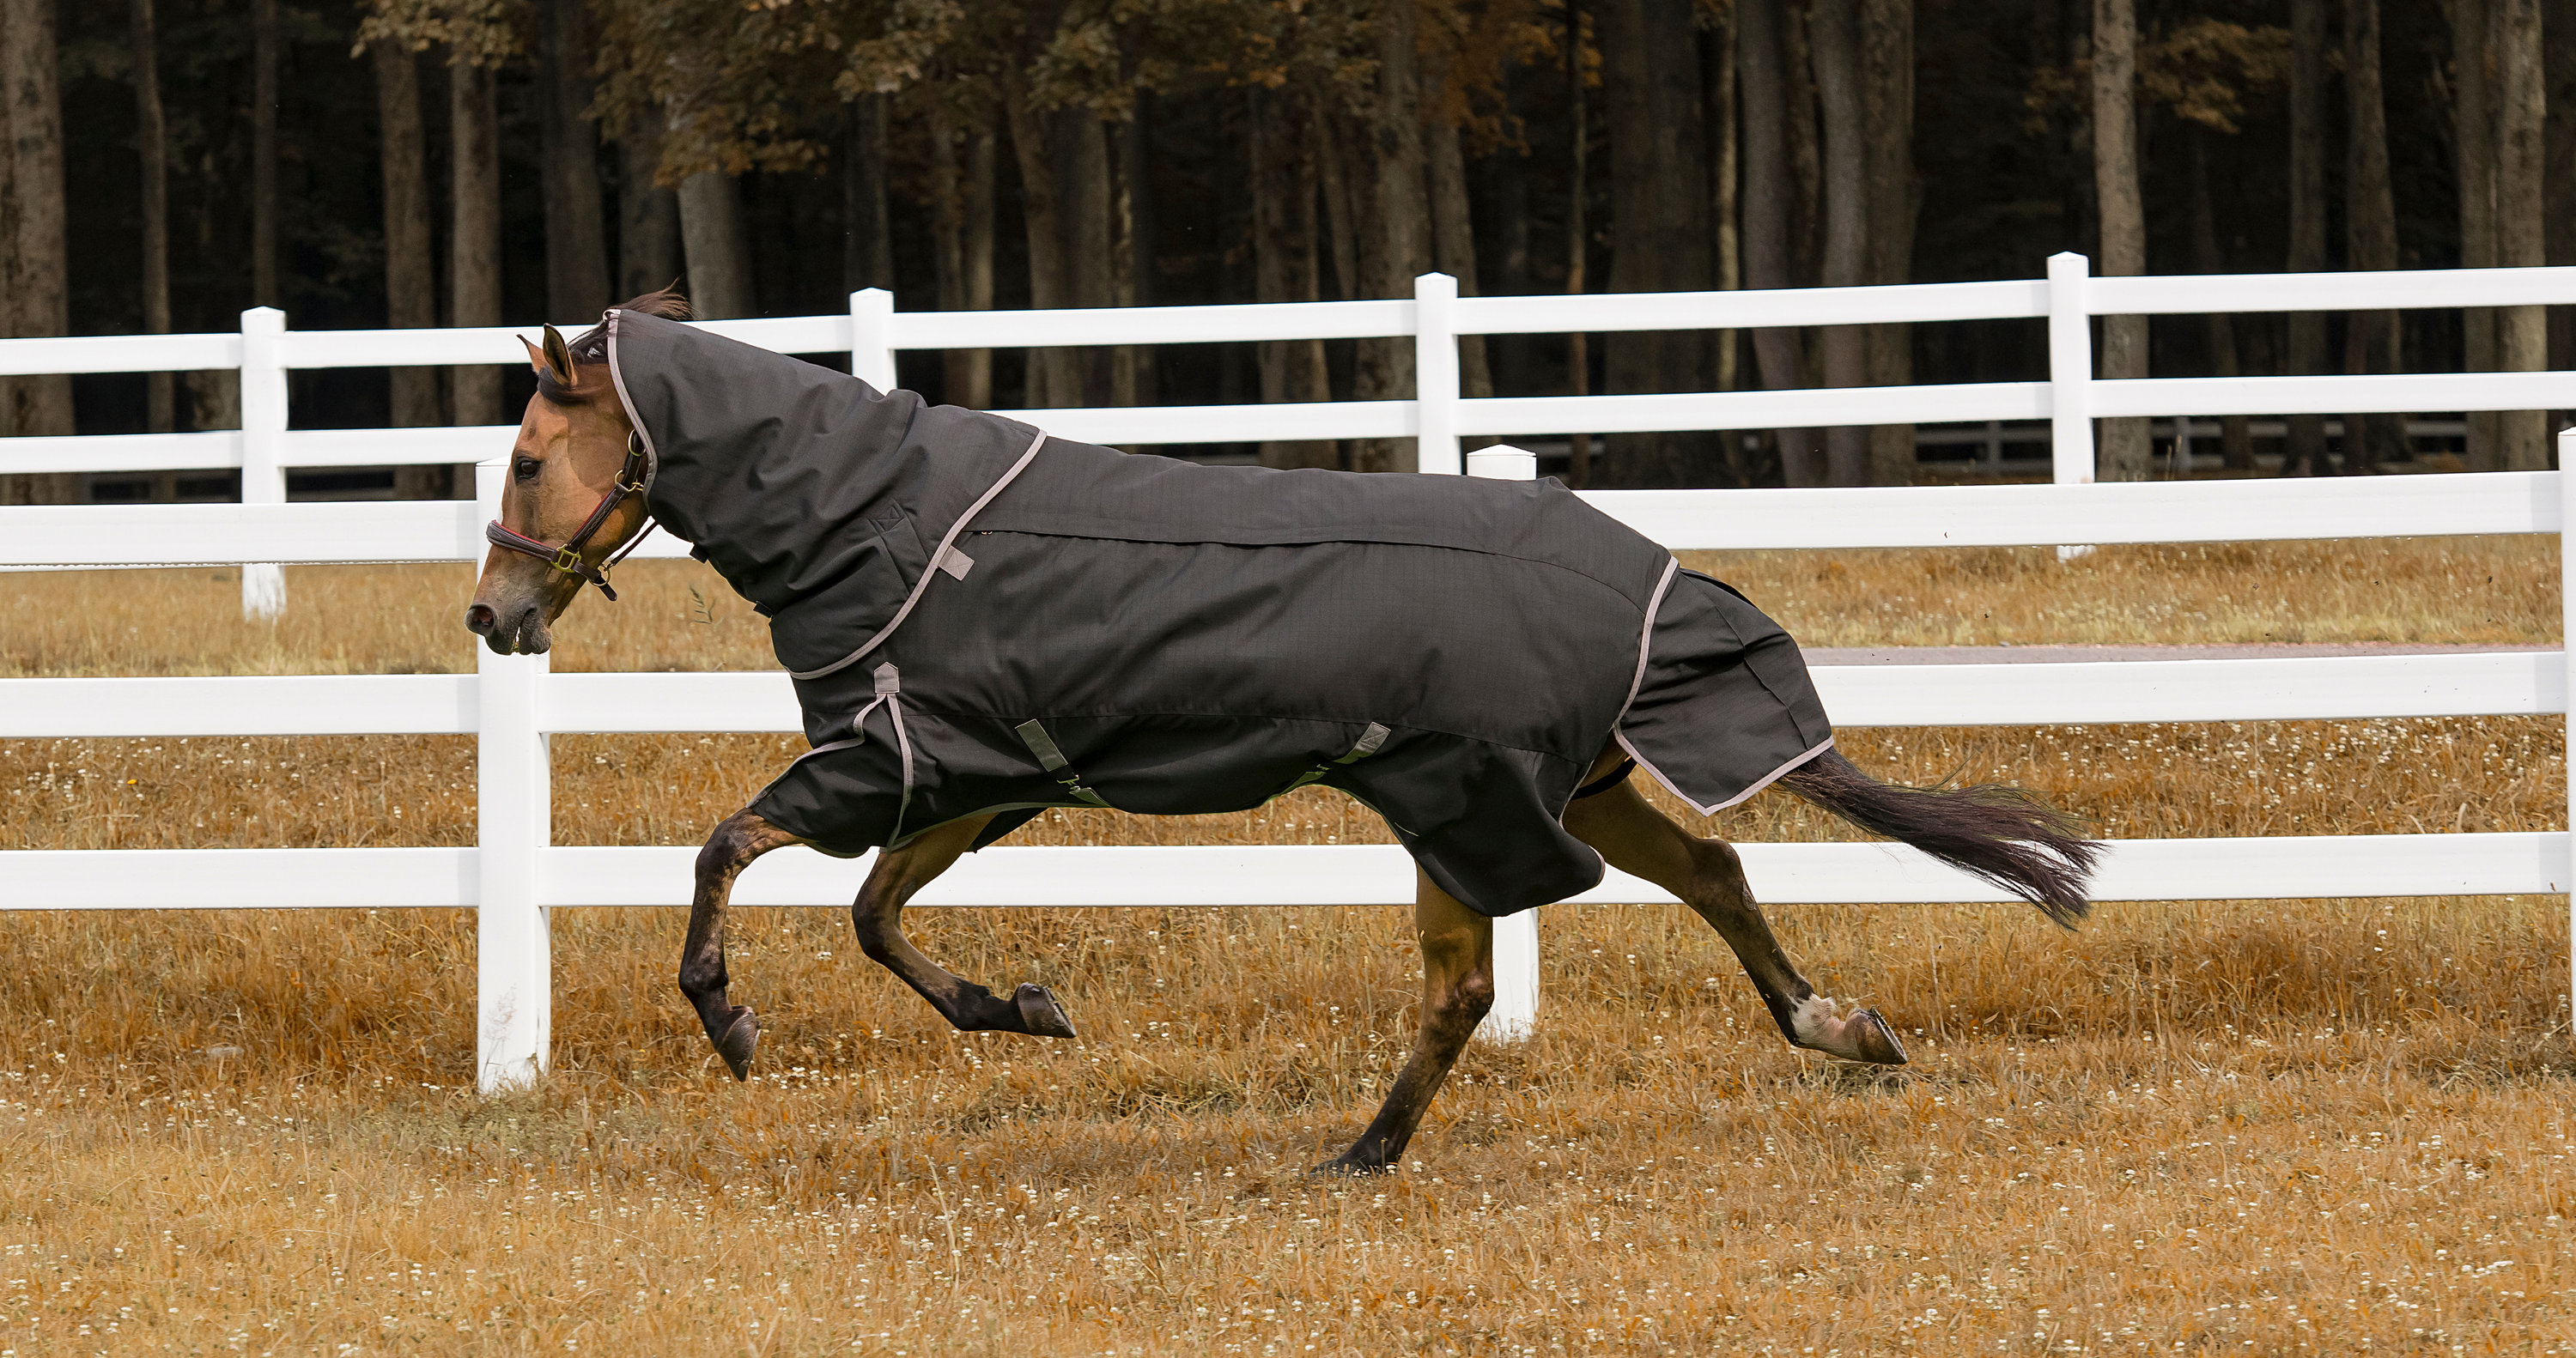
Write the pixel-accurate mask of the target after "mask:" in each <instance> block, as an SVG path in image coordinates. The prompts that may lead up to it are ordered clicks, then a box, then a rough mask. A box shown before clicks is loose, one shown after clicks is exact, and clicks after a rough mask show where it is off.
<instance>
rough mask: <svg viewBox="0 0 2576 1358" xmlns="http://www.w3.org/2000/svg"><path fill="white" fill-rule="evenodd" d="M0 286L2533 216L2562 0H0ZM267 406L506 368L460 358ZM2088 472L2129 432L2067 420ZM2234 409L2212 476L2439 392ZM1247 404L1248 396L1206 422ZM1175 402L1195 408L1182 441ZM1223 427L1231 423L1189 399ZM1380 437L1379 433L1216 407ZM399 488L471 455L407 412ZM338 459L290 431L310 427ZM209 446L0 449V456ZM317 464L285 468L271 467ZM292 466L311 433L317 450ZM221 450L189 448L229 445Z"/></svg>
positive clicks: (353, 311)
mask: <svg viewBox="0 0 2576 1358" xmlns="http://www.w3.org/2000/svg"><path fill="white" fill-rule="evenodd" d="M0 82H5V87H4V88H0V93H5V98H0V333H5V334H9V335H54V334H88V333H134V332H148V331H164V330H174V329H175V330H182V331H187V330H229V329H232V328H234V326H236V325H237V323H238V322H237V315H238V313H239V312H240V310H241V309H242V308H244V307H246V306H252V305H275V306H279V307H283V308H284V309H285V310H286V312H287V314H288V316H289V319H290V323H291V324H292V325H294V326H295V327H296V328H298V329H327V328H334V327H353V326H358V327H363V326H384V325H392V326H427V325H496V324H532V323H535V322H539V321H545V320H552V321H555V322H558V323H568V322H578V321H581V320H583V319H584V318H587V317H593V316H596V315H597V314H598V313H599V311H600V310H601V309H602V308H603V307H604V306H606V305H608V304H610V303H612V302H614V301H617V300H619V299H622V298H624V297H626V296H629V295H632V294H636V293H640V292H643V291H646V290H648V289H651V288H654V287H658V286H661V285H663V284H665V283H669V282H671V281H672V280H674V279H682V280H684V286H685V287H686V288H687V290H688V291H689V293H690V294H691V296H692V297H693V299H694V300H695V302H696V304H697V306H698V308H699V310H700V312H701V314H703V315H707V316H712V317H730V316H752V315H794V314H813V313H824V312H832V311H837V310H840V309H842V308H843V307H844V306H846V305H847V302H846V298H847V294H848V293H849V292H850V291H851V290H853V289H856V288H861V287H870V286H875V287H885V288H889V289H891V290H892V291H893V292H894V295H895V298H896V304H897V306H898V307H899V308H902V309H924V308H941V309H961V308H988V307H999V308H1015V307H1031V306H1034V307H1097V306H1131V305H1153V304H1193V303H1216V302H1243V301H1264V302H1286V301H1302V300H1316V299H1335V298H1359V297H1395V296H1407V295H1410V293H1411V289H1412V279H1413V277H1414V276H1415V275H1416V274H1419V273H1423V272H1427V271H1430V270H1433V269H1438V270H1441V271H1444V272H1447V273H1450V274H1453V275H1455V276H1456V277H1457V278H1458V280H1459V285H1460V290H1461V292H1462V293H1466V294H1470V295H1473V294H1479V293H1489V294H1508V293H1532V292H1574V291H1604V290H1608V291H1664V290H1690V289H1705V288H1738V287H1750V288H1777V287H1801V286H1835V285H1848V284H1863V283H1891V282H1908V281H1917V282H1929V281H1947V280H1966V279H1984V278H2023V277H2034V276H2037V275H2038V274H2039V273H2040V271H2041V268H2042V263H2043V261H2044V259H2045V257H2046V256H2047V255H2049V254H2051V253H2053V252H2056V251H2059V250H2076V251H2081V252H2083V253H2086V254H2088V255H2090V256H2092V258H2093V261H2094V265H2093V267H2094V270H2095V272H2097V273H2106V274H2125V273H2139V272H2145V271H2148V270H2150V269H2152V270H2153V271H2155V272H2161V273H2184V272H2266V271H2275V270H2284V269H2287V270H2314V269H2345V268H2350V269H2387V268H2433V267H2451V266H2468V267H2482V266H2499V265H2502V266H2510V265H2531V264H2542V263H2552V264H2569V263H2576V0H2446V2H2445V3H2440V4H2436V3H2430V0H2425V2H2421V3H2396V4H2388V5H2383V4H2382V3H2381V0H2024V2H2021V3H2013V2H2009V0H2008V2H2005V3H1988V2H1986V0H320V2H319V3H307V4H298V3H288V2H284V0H126V2H125V3H121V4H120V3H61V2H60V0H0ZM2568 311H2569V309H2568V308H2558V309H2556V311H2555V313H2552V312H2550V311H2547V310H2545V309H2543V308H2538V307H2526V308H2504V309H2495V310H2471V311H2468V312H2465V313H2461V312H2455V311H2425V312H2408V313H2396V312H2379V313H2355V314H2351V315H2344V314H2331V315H2329V314H2314V313H2302V314H2291V315H2286V316H2285V315H2248V316H2238V317H2232V318H2231V317H2226V316H2211V317H2197V316H2175V317H2157V318H2153V320H2152V323H2150V320H2149V318H2145V317H2109V318H2103V319H2102V320H2100V321H2099V322H2097V324H2098V326H2099V327H2100V334H2099V336H2098V339H2097V344H2096V354H2097V359H2098V363H2099V367H2100V371H2101V375H2103V376H2114V377H2116V376H2145V375H2148V374H2149V372H2150V367H2151V360H2152V372H2153V373H2154V375H2157V376H2190V375H2216V374H2232V373H2279V372H2292V373H2295V372H2336V371H2351V372H2388V371H2445V370H2451V371H2457V370H2461V369H2464V368H2465V369H2470V370H2530V369H2538V368H2543V367H2566V366H2571V360H2576V319H2571V317H2570V316H2569V315H2567V314H2565V313H2567V312H2568ZM1410 365H1411V350H1410V347H1409V345H1406V344H1403V343H1398V342H1394V341H1335V342H1322V341H1316V342H1307V343H1275V344H1263V345H1249V344H1246V345H1190V346H1170V347H1162V348H1155V347H1144V346H1137V347H1124V348H1101V349H1057V350H1034V351H1013V350H999V351H985V352H950V353H945V354H937V353H922V354H908V355H906V356H905V359H904V362H903V365H902V369H901V378H902V381H903V383H904V385H906V386H909V387H912V388H915V389H917V390H920V391H922V392H923V393H925V394H926V395H928V396H930V397H931V398H933V399H935V400H947V401H954V402H959V403H962V404H967V405H974V406H986V407H995V408H1015V407H1026V408H1044V407H1049V406H1063V405H1083V404H1124V403H1144V404H1154V403H1161V402H1173V403H1193V404H1195V403H1214V402H1237V401H1251V400H1270V401H1303V400H1326V399H1370V398H1383V397H1402V396H1405V395H1409V394H1410V391H1411V383H1412V373H1411V371H1410ZM1462 367H1463V373H1464V383H1465V386H1466V394H1468V395H1470V396H1474V395H1484V394H1491V393H1494V392H1502V393H1506V394H1510V393H1522V394H1534V395H1544V394H1555V393H1564V392H1587V391H1589V392H1601V391H1611V392H1630V391H1671V390H1721V389H1741V388H1750V387H1775V388H1776V387H1802V386H1843V385H1863V384H1873V385H1874V384H1888V383H1908V382H1970V381H1998V380H2023V379H2030V378H2035V377H2041V376H2044V375H2045V372H2046V360H2045V334H2044V328H2043V325H2042V323H2041V322H2038V321H1996V322H1966V323H1955V324H1942V325H1917V326H1892V325H1891V326H1873V327H1822V328H1813V329H1807V330H1803V331H1802V330H1796V329H1777V330H1763V331H1757V332H1741V333H1739V332H1727V331H1713V332H1682V333H1672V334H1631V335H1609V336H1599V337H1587V336H1580V335H1576V336H1554V335H1551V336H1496V337H1491V338H1481V337H1470V338H1468V339H1466V340H1464V341H1462ZM294 381H295V384H296V389H295V392H294V398H293V410H294V412H295V417H296V420H297V423H298V424H299V425H300V426H302V427H321V428H328V427H353V428H354V427H375V426H383V425H425V424H441V423H449V422H454V423H460V424H490V423H503V422H506V421H507V420H508V419H509V417H510V413H511V412H512V411H514V410H515V409H516V403H517V401H518V400H521V399H524V395H525V391H526V378H525V376H524V375H523V374H518V373H514V372H509V371H505V370H504V369H501V368H498V367H484V368H458V369H452V370H446V371H438V370H430V369H396V370H393V371H391V372H390V373H388V372H383V371H371V370H350V371H323V372H299V373H297V374H295V376H294ZM237 420H238V395H237V392H236V390H235V387H234V381H233V378H232V376H231V375H230V374H227V373H221V372H214V373H193V374H177V375H153V376H144V375H103V376H97V377H79V378H41V377H40V378H15V379H0V435H8V434H46V433H70V432H75V431H77V432H81V433H115V432H132V431H143V430H163V429H174V428H182V429H184V428H224V427H231V426H232V425H234V424H235V423H236V422H237ZM2103 423H2104V428H2103V430H2102V438H2101V448H2102V453H2101V459H2102V463H2101V465H2102V474H2103V476H2104V477H2105V479H2137V478H2141V477H2145V476H2148V475H2152V474H2157V470H2156V468H2157V463H2156V461H2155V460H2154V459H2153V457H2152V456H2151V453H2152V449H2151V447H2150V445H2149V442H2148V432H2149V431H2148V429H2147V427H2146V424H2145V422H2143V421H2105V422H2103ZM2350 423H2351V425H2352V428H2353V436H2352V437H2350V438H2340V437H2338V438H2334V439H2331V440H2330V439H2329V438H2328V435H2327V429H2328V427H2327V425H2326V424H2325V422H2324V421H2323V420H2322V419H2321V418H2320V417H2315V416H2309V417H2294V418H2292V419H2290V420H2288V421H2287V422H2286V423H2285V424H2284V426H2283V427H2282V431H2281V434H2280V435H2279V437H2277V438H2265V439H2261V440H2258V439H2256V438H2255V437H2254V436H2253V426H2252V424H2251V423H2250V422H2249V421H2248V420H2246V419H2244V418H2236V419H2231V420H2229V421H2227V423H2226V429H2225V435H2224V437H2223V439H2222V440H2221V446H2222V451H2223V459H2222V461H2223V463H2224V467H2225V469H2226V470H2227V471H2229V472H2233V473H2235V474H2250V473H2256V472H2258V471H2259V472H2271V471H2278V472H2282V473H2311V474H2315V473H2328V472H2337V471H2341V472H2362V471H2371V470H2382V469H2386V468H2388V467H2390V466H2391V465H2395V464H2405V463H2408V462H2410V461H2411V462H2413V463H2414V465H2416V466H2419V467H2420V466H2423V465H2428V464H2426V463H2424V462H2422V461H2420V460H2417V455H2418V454H2420V453H2425V452H2429V451H2432V450H2433V449H2434V448H2435V447H2436V445H2437V444H2439V445H2440V446H2441V447H2442V449H2443V450H2444V451H2453V450H2455V451H2456V452H2457V453H2458V454H2459V456H2460V458H2461V459H2462V460H2461V461H2460V462H2459V463H2457V464H2452V463H2442V464H2440V465H2464V466H2466V467H2468V468H2469V469H2472V470H2480V469H2510V468H2528V467H2541V466H2546V465H2548V464H2549V456H2550V454H2549V451H2548V449H2547V447H2546V439H2545V433H2546V429H2547V418H2546V415H2545V413H2544V412H2517V413H2510V414H2502V415H2478V416H2472V417H2470V418H2469V419H2468V420H2467V421H2466V435H2465V438H2463V439H2451V440H2436V441H2427V440H2425V439H2423V438H2421V437H2417V438H2412V439H2410V438H2409V437H2408V435H2407V430H2406V427H2405V426H2404V425H2403V424H2402V423H2400V422H2399V419H2398V417H2394V416H2371V417H2368V418H2367V419H2362V418H2356V419H2355V420H2354V421H2351V422H2350ZM1250 432H1251V431H1247V433H1248V434H1249V433H1250ZM1567 446H1568V454H1567V456H1568V462H1567V464H1566V468H1567V475H1568V477H1569V479H1571V480H1574V481H1576V482H1577V483H1579V484H1589V485H1597V486H1703V485H1705V486H1732V485H1765V484H1768V485H1778V484H1784V483H1785V484H1861V483H1866V482H1878V483H1889V482H1905V481H1909V480H1911V479H1913V478H1914V476H1915V474H1916V471H1917V466H1916V460H1915V458H1916V452H1915V440H1914V431H1913V430H1912V429H1910V428H1908V427H1899V426H1881V427H1878V428H1876V429H1847V430H1788V431H1752V436H1749V437H1727V436H1722V435H1719V434H1712V433H1684V434H1637V435H1624V436H1614V437H1611V438H1609V439H1606V440H1603V441H1601V442H1600V443H1599V444H1598V445H1597V446H1596V445H1595V444H1594V443H1593V442H1592V441H1591V440H1589V439H1587V438H1585V437H1583V436H1582V435H1581V434H1580V433H1579V432H1578V433H1574V434H1572V435H1571V436H1570V438H1569V441H1568V445H1567ZM1201 451H1202V452H1204V451H1207V450H1201ZM1216 451H1220V452H1223V451H1229V450H1223V449H1220V450H1216ZM1231 451H1235V452H1238V453H1249V454H1254V455H1257V456H1258V457H1259V458H1260V459H1261V460H1262V461H1264V462H1268V463H1270V464H1273V465H1286V466H1297V465H1326V466H1341V467H1349V468H1354V469H1362V470H1369V469H1390V468H1396V467H1403V466H1409V465H1410V455H1409V450H1408V449H1407V448H1405V447H1404V446H1402V445H1400V444H1395V443H1390V442H1387V441H1354V442H1346V443H1338V444H1336V443H1295V444H1289V443H1271V444H1258V445H1255V444H1252V443H1250V442H1247V443H1246V444H1244V445H1243V446H1242V447H1241V448H1240V449H1237V450H1231ZM386 475H387V478H388V480H390V481H391V482H392V489H393V493H396V494H404V495H430V496H439V495H449V494H462V493H464V489H463V479H462V478H461V477H460V476H458V475H456V474H455V473H453V472H451V470H450V469H447V468H413V469H403V470H401V471H400V472H398V473H387V474H386ZM326 479H327V478H326ZM191 486H193V489H194V491H195V493H196V494H198V495H201V496H202V495H206V494H209V493H212V494H216V495H219V496H220V495H223V494H224V491H225V487H224V486H218V485H214V484H212V483H211V482H210V481H207V480H206V479H204V478H198V479H197V480H196V481H194V482H188V481H185V480H184V479H182V478H175V477H167V476H165V477H163V478H160V479H159V480H158V481H157V482H155V483H152V484H151V485H149V486H146V487H145V488H143V489H141V490H137V489H135V488H132V487H126V488H121V489H113V490H106V489H99V488H96V487H93V486H92V485H90V484H89V483H88V482H86V481H84V480H83V479H82V478H75V477H68V476H31V475H22V476H13V477H0V501H21V502H23V501H63V500H73V499H87V498H107V497H109V496H110V495H118V496H149V497H151V498H171V497H173V496H184V495H186V494H187V493H188V492H189V490H190V488H191ZM308 489H310V487H308ZM328 489H329V487H327V486H326V487H322V490H323V491H325V492H327V491H328ZM225 497H226V498H228V496H225Z"/></svg>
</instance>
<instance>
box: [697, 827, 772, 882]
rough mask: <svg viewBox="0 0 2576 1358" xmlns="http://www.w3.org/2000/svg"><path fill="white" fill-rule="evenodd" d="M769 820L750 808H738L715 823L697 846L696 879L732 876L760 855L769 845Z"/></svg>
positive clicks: (710, 880)
mask: <svg viewBox="0 0 2576 1358" xmlns="http://www.w3.org/2000/svg"><path fill="white" fill-rule="evenodd" d="M771 829H772V827H771V826H770V824H769V822H767V821H765V820H762V819H761V818H760V817H758V816H755V815H753V814H752V813H751V812H749V811H737V812H735V813H733V814H732V815H730V816H727V817H725V818H724V819H723V820H721V821H719V822H717V823H716V828H715V829H714V830H713V831H712V832H710V833H709V834H708V835H707V842H706V844H705V845H704V846H702V847H701V848H699V850H698V881H699V883H700V884H701V885H706V884H709V883H712V882H715V881H720V880H725V879H729V878H731V877H732V876H733V875H734V874H735V873H738V872H740V871H742V870H743V869H744V868H745V867H748V866H749V865H750V864H751V860H753V859H755V858H758V857H760V855H761V854H762V853H764V852H766V851H767V850H768V849H769V847H770V845H769V843H768V841H769V840H770V839H771V838H773V837H774V831H773V833H772V834H769V835H764V834H763V833H762V832H763V831H769V830H771Z"/></svg>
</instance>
